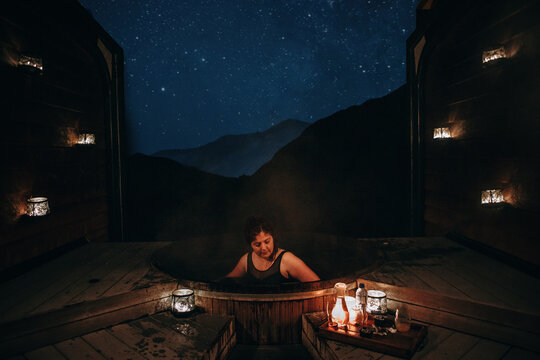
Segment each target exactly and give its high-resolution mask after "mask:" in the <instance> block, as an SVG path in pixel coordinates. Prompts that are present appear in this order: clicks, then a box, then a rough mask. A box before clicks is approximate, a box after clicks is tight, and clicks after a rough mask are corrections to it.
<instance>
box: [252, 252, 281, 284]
mask: <svg viewBox="0 0 540 360" xmlns="http://www.w3.org/2000/svg"><path fill="white" fill-rule="evenodd" d="M286 252H287V251H286V250H284V251H282V252H281V254H279V255H278V257H277V258H276V260H274V263H273V264H272V266H270V267H269V268H268V269H267V270H264V271H260V270H257V269H256V268H255V265H253V259H252V258H251V254H253V252H250V253H249V254H248V258H247V274H246V275H247V277H248V279H249V280H250V281H251V282H254V283H257V284H280V283H283V282H286V281H289V279H287V278H286V277H284V276H283V275H281V271H279V268H280V265H281V258H282V257H283V254H285V253H286Z"/></svg>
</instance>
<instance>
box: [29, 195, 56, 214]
mask: <svg viewBox="0 0 540 360" xmlns="http://www.w3.org/2000/svg"><path fill="white" fill-rule="evenodd" d="M50 212H51V209H50V208H49V200H48V199H47V198H46V197H43V196H41V197H31V198H29V199H28V200H26V215H28V216H44V215H48V214H50Z"/></svg>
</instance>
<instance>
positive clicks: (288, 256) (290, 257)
mask: <svg viewBox="0 0 540 360" xmlns="http://www.w3.org/2000/svg"><path fill="white" fill-rule="evenodd" d="M280 250H283V249H280ZM282 253H283V255H282V261H285V262H286V263H288V262H296V261H298V260H300V258H299V257H298V256H296V255H294V254H293V253H292V252H291V251H289V250H283V251H282ZM278 255H279V252H278ZM300 261H302V260H300Z"/></svg>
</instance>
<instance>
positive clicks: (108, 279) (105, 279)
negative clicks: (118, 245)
mask: <svg viewBox="0 0 540 360" xmlns="http://www.w3.org/2000/svg"><path fill="white" fill-rule="evenodd" d="M126 245H128V244H126ZM129 245H131V246H127V247H126V248H127V249H126V251H124V252H123V253H122V254H121V255H119V256H118V257H116V258H115V259H112V260H111V262H109V265H110V266H107V267H106V268H104V269H103V272H101V274H102V275H103V276H101V277H99V278H94V279H97V280H99V281H98V282H95V283H92V284H89V286H88V287H87V288H86V289H85V290H83V291H81V292H79V293H78V294H77V295H76V296H74V297H72V298H71V299H69V301H67V302H66V303H67V304H76V303H79V302H82V301H92V300H95V299H98V298H100V297H101V296H102V295H103V294H104V293H105V292H106V291H107V290H109V289H110V288H111V287H113V286H114V285H115V284H116V283H117V282H119V281H120V280H121V279H122V278H123V277H124V276H125V275H126V274H127V273H129V272H130V271H132V270H133V269H134V267H135V266H136V265H137V264H138V263H139V261H140V259H141V258H143V257H144V256H145V255H146V251H147V250H148V246H145V245H142V244H140V243H133V244H129Z"/></svg>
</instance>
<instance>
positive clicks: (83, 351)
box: [54, 337, 104, 360]
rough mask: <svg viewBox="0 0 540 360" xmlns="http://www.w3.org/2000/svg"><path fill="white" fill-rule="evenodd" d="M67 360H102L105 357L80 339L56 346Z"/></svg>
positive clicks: (63, 342)
mask: <svg viewBox="0 0 540 360" xmlns="http://www.w3.org/2000/svg"><path fill="white" fill-rule="evenodd" d="M54 347H55V348H57V349H58V351H60V352H61V353H62V354H63V355H64V356H65V357H66V358H67V359H82V358H84V359H86V360H102V359H104V357H103V356H102V355H101V354H100V353H98V352H97V351H96V349H94V348H93V347H92V346H90V345H89V344H88V343H87V342H86V341H84V340H83V339H82V338H80V337H76V338H73V339H69V340H66V341H62V342H59V343H57V344H55V345H54Z"/></svg>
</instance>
